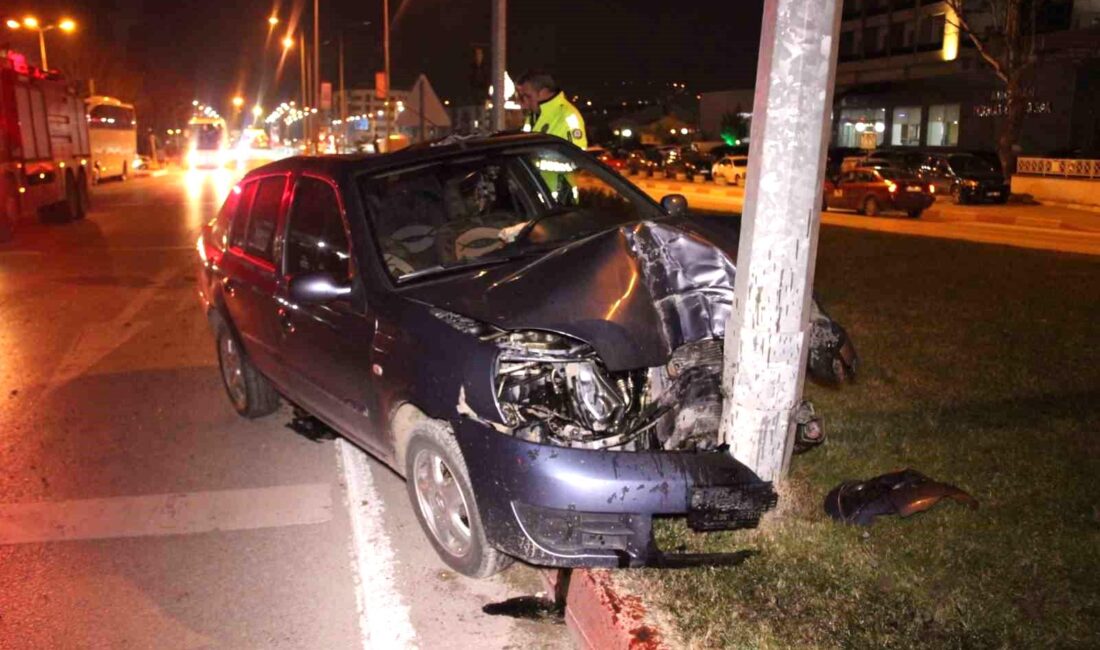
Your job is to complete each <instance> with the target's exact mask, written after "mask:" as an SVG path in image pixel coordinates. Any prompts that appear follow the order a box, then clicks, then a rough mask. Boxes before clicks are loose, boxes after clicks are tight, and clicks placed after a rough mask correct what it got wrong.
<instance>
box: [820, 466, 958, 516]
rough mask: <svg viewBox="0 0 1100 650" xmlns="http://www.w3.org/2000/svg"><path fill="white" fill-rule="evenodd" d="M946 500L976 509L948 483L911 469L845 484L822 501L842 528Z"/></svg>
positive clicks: (925, 507) (918, 509) (922, 508)
mask: <svg viewBox="0 0 1100 650" xmlns="http://www.w3.org/2000/svg"><path fill="white" fill-rule="evenodd" d="M944 497H947V498H949V499H954V500H955V501H957V502H958V503H962V504H965V505H968V506H970V507H971V508H977V507H978V501H977V499H975V498H974V497H972V496H970V495H969V494H968V493H966V492H964V491H963V490H961V489H959V488H957V487H955V486H954V485H950V484H948V483H940V482H939V481H933V480H932V479H930V478H928V477H927V476H925V475H924V474H921V473H920V472H918V471H916V470H912V469H904V470H901V471H900V472H892V473H890V474H883V475H881V476H876V477H874V478H871V479H867V480H866V481H845V482H844V483H841V484H840V485H838V486H836V487H835V488H833V489H832V491H830V492H829V494H828V495H827V496H826V497H825V512H826V513H827V514H828V515H829V516H830V517H832V518H833V519H836V520H837V521H840V522H844V523H846V524H857V525H860V526H869V525H870V524H871V523H873V520H874V518H875V517H878V516H880V515H901V516H902V517H908V516H909V515H912V514H914V513H917V512H923V511H925V510H928V509H929V508H931V507H932V506H934V505H936V504H937V503H939V502H940V500H941V499H943V498H944Z"/></svg>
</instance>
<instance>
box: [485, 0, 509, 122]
mask: <svg viewBox="0 0 1100 650" xmlns="http://www.w3.org/2000/svg"><path fill="white" fill-rule="evenodd" d="M507 11H508V0H493V60H492V65H493V112H492V117H491V119H490V121H489V123H490V124H492V130H493V131H503V130H504V102H506V101H508V98H507V97H505V96H504V68H505V65H506V63H505V59H506V56H507V51H506V48H507V47H508V45H507V40H508V24H507Z"/></svg>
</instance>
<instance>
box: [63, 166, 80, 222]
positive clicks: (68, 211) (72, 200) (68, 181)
mask: <svg viewBox="0 0 1100 650" xmlns="http://www.w3.org/2000/svg"><path fill="white" fill-rule="evenodd" d="M60 210H61V218H62V219H63V220H64V221H77V220H78V219H82V218H84V215H83V214H81V209H80V190H79V189H77V187H76V177H75V176H73V173H72V172H66V173H65V201H64V202H63V203H62V204H61V208H60Z"/></svg>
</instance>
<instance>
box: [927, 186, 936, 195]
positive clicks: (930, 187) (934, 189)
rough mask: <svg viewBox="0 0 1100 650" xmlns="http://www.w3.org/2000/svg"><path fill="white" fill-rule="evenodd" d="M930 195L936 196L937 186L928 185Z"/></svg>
mask: <svg viewBox="0 0 1100 650" xmlns="http://www.w3.org/2000/svg"><path fill="white" fill-rule="evenodd" d="M928 193H929V194H935V193H936V186H935V185H932V184H929V185H928Z"/></svg>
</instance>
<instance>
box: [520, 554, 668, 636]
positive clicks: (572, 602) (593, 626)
mask: <svg viewBox="0 0 1100 650" xmlns="http://www.w3.org/2000/svg"><path fill="white" fill-rule="evenodd" d="M539 575H540V576H542V580H543V582H544V583H545V584H546V586H547V589H549V590H550V593H553V594H555V595H556V596H557V597H558V598H561V597H564V599H565V624H566V627H568V629H569V635H570V637H572V639H573V645H574V646H576V647H577V648H580V649H581V650H664V649H666V648H668V646H667V645H666V644H665V643H664V641H663V640H662V639H663V637H664V636H665V635H663V634H662V633H661V630H660V629H658V628H657V627H656V626H655V625H653V624H652V623H649V622H647V621H646V606H645V604H644V603H643V602H642V599H641V598H640V597H638V596H635V595H623V594H621V593H619V591H618V590H617V589H616V587H615V582H614V579H613V577H612V574H611V572H610V571H608V570H606V569H572V570H569V569H542V570H540V571H539ZM562 592H564V593H562Z"/></svg>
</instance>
